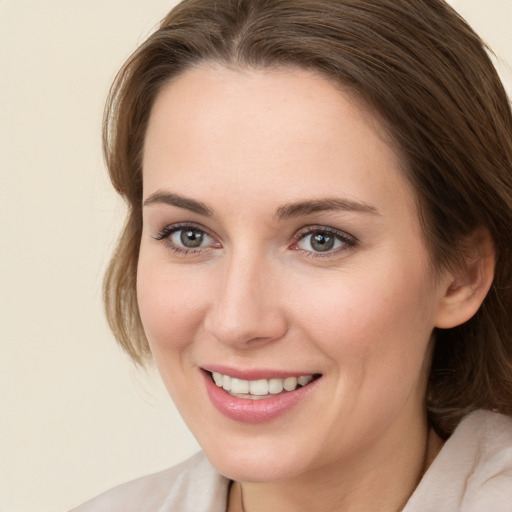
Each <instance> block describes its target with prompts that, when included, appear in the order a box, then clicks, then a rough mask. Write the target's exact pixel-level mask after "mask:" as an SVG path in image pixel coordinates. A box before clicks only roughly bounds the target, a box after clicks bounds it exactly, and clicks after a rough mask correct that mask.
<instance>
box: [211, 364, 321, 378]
mask: <svg viewBox="0 0 512 512" xmlns="http://www.w3.org/2000/svg"><path fill="white" fill-rule="evenodd" d="M202 369H203V370H205V371H207V372H210V373H213V372H217V373H221V374H222V375H229V376H230V377H234V378H235V379H242V380H260V379H285V378H286V377H301V376H303V375H320V374H319V372H314V371H313V372H312V371H308V370H306V371H289V370H275V369H269V368H233V367H231V366H224V365H216V364H212V365H206V366H202Z"/></svg>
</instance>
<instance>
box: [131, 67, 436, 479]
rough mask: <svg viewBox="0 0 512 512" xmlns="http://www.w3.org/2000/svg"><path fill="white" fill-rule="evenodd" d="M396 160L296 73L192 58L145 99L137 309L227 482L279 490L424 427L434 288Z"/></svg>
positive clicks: (371, 132) (324, 86)
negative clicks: (198, 63)
mask: <svg viewBox="0 0 512 512" xmlns="http://www.w3.org/2000/svg"><path fill="white" fill-rule="evenodd" d="M399 168H400V160H399V157H398V156H397V154H396V152H395V151H394V150H393V149H391V147H390V146H389V145H388V144H387V143H386V133H385V131H384V129H383V127H382V125H381V123H380V122H379V121H378V119H377V118H376V117H375V116H374V115H373V114H372V113H371V112H370V111H369V110H368V109H366V108H364V107H363V106H362V105H361V103H360V102H359V101H358V100H357V99H356V98H354V97H353V96H351V95H349V94H347V93H343V92H340V91H339V90H337V89H336V88H334V87H333V85H331V83H330V82H328V81H327V80H326V79H324V78H321V77H319V76H316V75H314V74H312V73H310V72H308V71H304V70H297V69H282V70H271V71H269V70H265V71H233V70H228V69H225V68H222V67H220V66H213V65H211V66H207V65H204V66H202V67H199V68H196V69H193V70H189V71H187V72H185V73H184V74H183V75H181V76H180V77H178V78H177V79H175V80H174V81H173V82H172V83H170V84H169V85H167V86H166V87H165V88H164V89H163V91H162V92H161V93H160V95H159V96H158V98H157V101H156V103H155V105H154V108H153V111H152V114H151V117H150V122H149V126H148V130H147V136H146V141H145V147H144V155H143V174H144V208H143V219H144V228H143V234H142V240H141V246H140V259H139V266H138V299H139V307H140V313H141V317H142V322H143V324H144V328H145V331H146V334H147V337H148V340H149V343H150V346H151V350H152V353H153V355H154V358H155V361H156V364H157V366H158V368H159V371H160V373H161V375H162V377H163V380H164V381H165V384H166V386H167V388H168V390H169V392H170V394H171V395H172V397H173V399H174V401H175V402H176V404H177V406H178V408H179V410H180V412H181V414H182V415H183V417H184V419H185V421H186V422H187V424H188V425H189V427H190V429H191V430H192V432H193V433H194V435H195V436H196V437H197V439H198V441H199V443H200V444H201V446H202V447H203V449H204V450H205V452H206V454H207V456H208V457H209V458H210V460H211V461H212V463H213V464H214V465H215V466H216V467H217V468H218V470H219V471H220V472H222V473H223V474H225V475H226V476H229V477H231V478H234V479H237V480H244V481H270V480H277V479H283V478H292V477H294V476H298V475H304V474H307V473H308V472H309V471H311V470H319V469H321V468H324V469H326V468H329V467H331V466H332V467H333V465H336V466H337V467H340V464H343V463H347V464H348V463H350V461H351V460H352V461H353V460H356V459H357V460H373V459H374V458H375V457H376V456H377V454H378V456H382V457H385V456H386V454H387V455H388V456H389V455H390V454H393V453H396V451H397V450H401V449H403V447H404V446H405V445H406V444H407V440H408V439H411V438H414V437H415V433H418V432H424V429H425V425H426V422H425V413H424V396H425V388H426V379H427V374H428V367H429V355H430V338H431V333H432V329H433V328H434V326H435V324H436V318H437V316H438V315H439V311H440V309H441V308H442V303H443V301H442V299H443V296H444V287H443V286H442V281H443V279H440V280H438V281H434V279H433V275H432V270H431V268H430V266H429V261H428V254H427V251H426V248H425V244H424V241H423V238H422V233H421V230H420V225H419V221H418V216H417V212H416V209H415V200H414V194H413V191H412V190H411V188H410V186H409V184H408V182H407V181H406V180H405V179H404V177H403V176H402V175H401V173H400V171H399ZM213 374H214V375H213ZM213 377H215V380H216V381H217V383H218V384H219V385H217V384H216V382H215V381H214V378H213ZM299 377H302V378H301V379H298V378H299ZM297 379H298V381H297ZM297 384H304V385H303V386H302V387H300V385H299V386H298V387H297V388H296V385H297ZM224 388H226V389H224ZM287 389H288V391H287ZM419 437H420V436H419ZM372 457H373V459H372Z"/></svg>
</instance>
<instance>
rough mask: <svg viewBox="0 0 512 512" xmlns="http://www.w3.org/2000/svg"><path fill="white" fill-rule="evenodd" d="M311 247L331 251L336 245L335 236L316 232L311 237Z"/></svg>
mask: <svg viewBox="0 0 512 512" xmlns="http://www.w3.org/2000/svg"><path fill="white" fill-rule="evenodd" d="M311 247H312V248H313V249H314V250H315V251H318V252H326V251H330V250H331V249H332V248H333V247H334V237H333V236H331V235H327V234H325V233H316V234H315V235H313V236H312V237H311Z"/></svg>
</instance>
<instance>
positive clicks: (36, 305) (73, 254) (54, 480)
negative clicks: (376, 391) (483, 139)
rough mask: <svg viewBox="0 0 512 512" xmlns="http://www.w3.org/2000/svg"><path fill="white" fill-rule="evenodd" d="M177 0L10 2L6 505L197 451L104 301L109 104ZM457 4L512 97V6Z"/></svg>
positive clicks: (0, 408) (66, 495)
mask: <svg viewBox="0 0 512 512" xmlns="http://www.w3.org/2000/svg"><path fill="white" fill-rule="evenodd" d="M412 1H413V0H412ZM174 3H176V2H173V1H169V0H166V1H164V0H45V1H42V0H0V179H1V181H0V208H1V216H2V217H1V218H2V232H1V235H0V236H1V238H0V240H1V242H0V244H1V254H2V260H1V261H2V264H1V267H0V289H1V294H2V295H1V297H2V298H1V301H2V302H1V307H0V315H1V317H0V349H1V352H0V389H1V399H0V512H51V511H53V512H58V511H63V510H65V509H67V508H68V507H70V506H72V505H74V504H77V503H78V502H80V501H82V500H85V499H86V498H88V497H90V496H92V495H94V494H96V493H98V492H100V491H102V490H103V489H106V488H108V487H111V486H113V485H115V484H117V483H120V482H122V481H125V480H127V479H130V478H133V477H136V476H139V475H141V474H144V473H149V472H153V471H157V470H159V469H162V468H164V467H167V466H169V465H172V464H175V463H176V462H178V461H180V460H182V459H184V458H186V457H187V456H188V455H190V454H191V453H193V452H194V451H196V450H197V449H198V447H197V444H196V443H195V441H194V439H193V438H192V436H191V435H190V434H189V433H188V432H187V430H186V427H185V426H184V425H183V423H182V421H181V420H180V419H179V417H178V415H177V413H176V412H175V410H174V408H173V406H172V403H171V401H170V400H169V399H168V398H167V395H166V393H165V391H164V390H163V389H162V386H161V384H160V383H159V381H158V379H157V378H156V377H155V375H154V373H153V372H152V371H148V372H147V373H144V372H142V371H137V370H134V369H133V368H132V367H131V365H130V363H129V361H128V360H127V358H126V357H125V356H124V355H123V354H122V353H121V351H120V350H119V349H118V348H117V347H116V346H115V344H114V341H113V338H112V336H111V334H110V333H109V331H108V329H107V327H106V324H105V320H104V317H103V311H102V305H101V280H102V273H103V270H104V268H105V265H106V263H107V261H108V257H109V254H110V251H111V249H112V247H113V241H114V240H115V237H116V234H117V232H118V229H119V227H120V225H121V223H122V219H123V212H124V210H123V205H122V203H121V202H120V201H119V200H118V199H117V198H116V197H115V195H114V193H113V191H112V190H111V189H110V185H109V183H108V180H107V178H106V175H105V171H104V167H103V162H102V157H101V151H100V126H101V115H102V109H103V103H104V99H105V96H106V93H107V90H108V87H109V84H110V82H111V81H112V79H113V76H114V74H115V72H116V70H117V69H118V68H119V66H120V65H121V64H122V62H123V61H124V59H125V58H126V57H127V56H128V55H129V54H130V53H131V51H133V49H134V48H135V47H136V46H137V44H138V43H140V42H142V41H143V40H144V38H145V37H146V36H147V35H149V33H150V32H151V31H152V30H153V29H154V27H155V26H156V24H157V22H158V20H159V19H160V18H161V17H162V16H163V15H164V14H165V13H166V12H167V10H168V9H169V8H170V7H171V6H172V5H173V4H174ZM452 3H453V4H454V5H455V6H456V7H457V8H458V9H459V10H460V12H462V13H463V15H465V16H466V17H467V19H468V20H469V21H470V22H471V23H472V24H473V26H474V27H475V28H476V29H477V30H478V31H479V32H480V33H481V34H482V35H483V36H484V37H485V38H486V39H487V40H488V41H489V42H490V43H491V45H492V46H493V47H494V48H495V50H496V52H497V53H498V54H499V56H500V57H501V59H503V62H501V63H500V64H499V67H500V70H501V72H502V73H503V76H504V78H505V80H506V83H507V88H508V90H509V92H511V91H512V70H511V68H510V66H509V65H507V64H506V62H509V63H510V62H512V35H511V34H510V29H511V25H512V1H511V0H453V2H452Z"/></svg>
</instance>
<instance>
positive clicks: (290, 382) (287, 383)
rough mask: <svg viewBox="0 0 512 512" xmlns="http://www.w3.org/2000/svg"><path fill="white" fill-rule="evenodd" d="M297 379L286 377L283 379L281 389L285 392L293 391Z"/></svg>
mask: <svg viewBox="0 0 512 512" xmlns="http://www.w3.org/2000/svg"><path fill="white" fill-rule="evenodd" d="M297 383H298V381H297V377H288V378H287V379H284V383H283V387H284V389H286V391H293V390H294V389H295V388H296V387H297Z"/></svg>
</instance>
